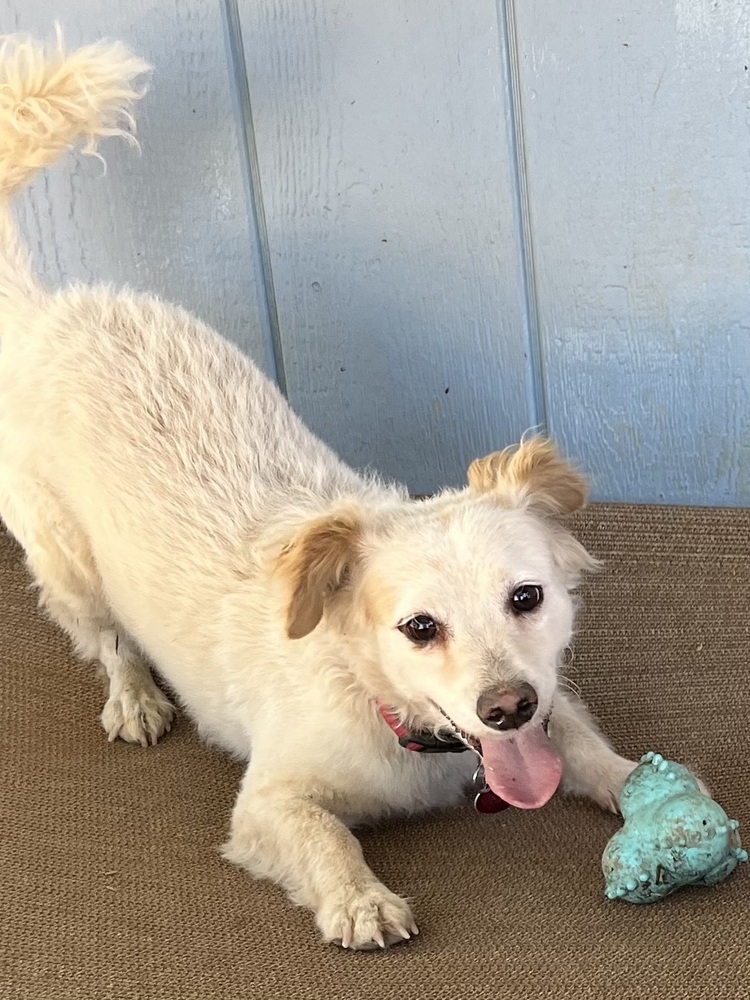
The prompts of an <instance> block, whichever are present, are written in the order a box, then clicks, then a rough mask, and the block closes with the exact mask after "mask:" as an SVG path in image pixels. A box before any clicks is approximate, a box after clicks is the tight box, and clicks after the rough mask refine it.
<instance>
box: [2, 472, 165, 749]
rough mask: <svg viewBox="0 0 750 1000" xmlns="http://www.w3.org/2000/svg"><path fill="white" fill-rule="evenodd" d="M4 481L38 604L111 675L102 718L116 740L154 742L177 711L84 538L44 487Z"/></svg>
mask: <svg viewBox="0 0 750 1000" xmlns="http://www.w3.org/2000/svg"><path fill="white" fill-rule="evenodd" d="M3 471H5V470H3ZM2 479H3V487H2V488H0V514H2V517H3V519H4V520H5V522H6V524H7V526H8V528H9V529H10V531H11V533H12V534H13V535H15V537H16V538H17V539H18V541H19V542H20V543H21V545H22V546H23V548H24V550H25V552H26V562H27V565H28V567H29V570H30V571H31V574H32V576H33V577H34V581H35V583H36V586H37V587H38V590H39V603H40V605H41V606H42V608H43V609H44V610H45V611H46V612H47V614H48V615H49V617H50V618H52V619H53V620H54V621H55V622H56V623H57V624H58V625H60V626H61V628H63V629H64V630H65V632H67V634H68V636H69V637H70V639H71V641H72V642H73V645H74V646H75V649H76V652H77V653H78V655H79V656H80V657H81V658H82V659H84V660H91V661H96V660H98V661H99V662H100V663H101V665H102V667H103V668H104V671H105V672H106V676H107V680H108V697H107V701H106V704H105V705H104V710H103V711H102V714H101V717H100V719H101V724H102V726H103V727H104V730H105V732H106V733H107V735H108V737H109V739H110V741H112V740H115V739H117V737H120V738H121V739H123V740H125V741H126V742H128V743H140V744H141V745H142V746H148V745H149V744H153V743H156V741H157V740H158V738H159V737H160V736H161V735H162V734H163V733H165V732H167V731H168V730H169V729H170V727H171V723H172V719H173V718H174V708H173V707H172V705H171V703H170V702H169V700H168V699H167V698H166V697H165V696H164V695H163V694H162V692H161V691H160V690H159V688H158V686H157V685H156V683H155V681H154V679H153V676H152V674H151V670H150V668H149V666H148V664H147V663H146V662H145V661H144V660H143V659H142V657H141V656H140V654H139V652H138V650H137V649H136V647H135V645H134V644H133V642H132V641H131V639H130V638H129V637H128V636H127V635H126V634H125V633H124V630H123V629H121V628H120V627H119V626H118V624H117V622H116V621H115V619H114V617H113V616H112V614H111V612H110V610H109V607H108V605H107V602H106V598H105V596H104V592H103V589H102V586H101V582H100V580H99V574H98V572H97V570H96V564H95V561H94V558H93V555H92V554H91V550H90V546H89V544H88V541H87V539H86V537H85V535H84V533H83V532H82V531H81V529H80V528H79V527H78V525H77V524H76V523H75V520H74V519H73V518H72V517H71V515H70V514H69V513H68V512H67V511H66V510H65V509H64V507H63V505H62V504H60V503H59V501H58V500H57V498H55V497H54V495H53V494H52V493H51V492H48V491H47V490H46V489H44V488H42V487H40V485H39V484H38V483H33V484H32V483H31V482H29V481H28V480H26V481H25V482H23V483H21V482H19V481H18V480H16V482H15V483H14V484H13V485H14V487H15V488H14V489H13V490H12V491H11V490H10V489H8V486H9V477H7V476H2Z"/></svg>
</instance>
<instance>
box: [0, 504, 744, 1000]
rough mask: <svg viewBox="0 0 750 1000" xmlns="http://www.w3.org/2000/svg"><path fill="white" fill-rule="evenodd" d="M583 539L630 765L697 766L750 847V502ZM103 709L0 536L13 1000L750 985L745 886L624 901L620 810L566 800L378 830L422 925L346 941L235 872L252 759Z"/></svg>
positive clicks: (592, 687)
mask: <svg viewBox="0 0 750 1000" xmlns="http://www.w3.org/2000/svg"><path fill="white" fill-rule="evenodd" d="M575 527H576V531H577V533H578V534H579V536H580V537H581V538H582V539H583V541H584V542H585V543H586V544H587V545H588V546H589V548H590V549H591V550H592V551H593V552H594V553H596V554H597V555H599V556H600V557H602V558H603V559H605V560H606V569H605V570H604V572H603V573H602V574H601V575H600V576H599V577H598V578H597V579H596V580H595V581H594V582H593V583H592V584H591V585H589V586H588V587H587V589H586V593H585V600H586V604H585V608H584V611H583V615H582V619H581V629H580V634H579V637H578V640H577V642H576V648H575V659H574V662H573V664H572V666H571V668H570V671H569V673H570V675H571V677H572V678H573V680H575V681H576V682H577V683H578V684H579V685H580V686H581V688H582V689H583V692H584V694H585V695H586V697H587V698H588V699H589V701H590V702H591V704H592V705H593V707H594V708H595V709H596V711H597V712H598V714H599V716H600V718H601V719H602V720H603V722H604V724H605V727H606V729H607V730H608V731H609V733H610V734H611V735H612V737H613V738H614V740H615V742H616V744H617V745H618V747H619V748H620V749H621V750H622V751H624V752H628V753H630V754H633V755H635V754H640V753H641V752H643V751H645V750H647V749H657V750H660V751H661V752H663V753H666V754H671V755H675V756H677V757H678V758H680V759H682V760H684V761H685V762H686V763H688V764H689V765H691V766H694V767H696V768H698V769H699V770H700V771H701V773H702V774H704V776H705V777H706V778H707V779H708V780H709V782H710V783H711V785H712V786H713V789H714V792H715V794H716V796H717V798H718V799H719V800H720V801H721V802H722V803H723V804H724V805H725V807H726V808H727V809H728V811H729V812H730V814H732V815H735V816H736V817H737V818H738V819H740V821H741V822H742V823H743V825H744V829H745V839H746V841H747V842H750V806H749V805H748V801H749V798H750V796H749V795H748V792H749V791H750V776H749V768H748V759H750V754H749V753H748V749H749V748H748V735H747V718H748V715H749V714H750V684H749V683H748V681H749V678H750V671H749V670H748V659H749V657H750V614H749V611H750V512H738V511H706V510H691V509H685V508H682V509H674V508H646V507H627V506H622V507H620V506H604V505H602V506H594V507H592V508H591V509H590V510H589V511H587V512H585V513H584V514H583V515H582V516H580V517H578V518H577V520H576V522H575ZM100 710H101V687H100V685H99V684H98V683H97V682H95V680H94V678H93V677H92V676H91V670H90V668H86V667H84V666H82V665H80V664H78V663H76V662H75V661H74V660H73V659H72V658H71V656H70V654H69V651H68V647H67V644H66V641H65V639H64V638H63V637H62V636H61V635H60V634H59V633H58V632H57V631H56V630H55V629H54V628H53V627H52V626H50V625H48V624H47V623H46V622H44V621H43V620H41V619H40V617H39V616H38V614H37V612H36V611H35V606H34V598H33V595H32V594H31V593H30V592H29V589H28V580H27V578H26V575H25V573H24V570H23V568H22V564H21V560H20V557H19V553H18V551H17V550H16V549H15V548H14V547H13V546H12V545H11V543H10V542H9V541H8V540H7V539H6V538H5V536H2V534H0V818H1V823H2V832H1V834H0V998H2V1000H21V998H23V1000H105V998H107V1000H136V998H137V1000H162V998H163V1000H217V998H221V1000H243V998H252V1000H302V998H304V1000H370V998H372V1000H396V998H404V1000H423V998H424V1000H427V998H432V1000H506V998H516V1000H525V998H539V1000H542V998H550V1000H564V998H571V1000H587V998H600V997H615V998H618V1000H619V998H622V1000H629V998H633V1000H698V998H706V1000H709V998H710V1000H722V998H736V1000H739V998H745V997H747V996H748V994H749V993H750V987H749V986H748V982H749V981H750V897H749V894H748V887H749V882H748V871H746V870H743V871H742V872H740V873H737V874H735V875H734V876H733V877H732V879H731V880H730V881H729V882H727V883H726V884H725V885H723V886H721V887H719V888H717V889H713V890H704V891H700V890H695V891H691V892H684V893H682V894H679V895H678V896H675V897H673V898H672V899H671V900H668V901H666V902H663V903H660V904H657V905H656V906H653V907H634V906H629V905H627V904H624V903H608V902H606V901H605V900H604V898H603V884H602V877H601V873H600V868H599V864H600V856H601V851H602V849H603V847H604V844H605V842H606V841H607V839H608V838H609V836H610V835H611V834H612V833H613V832H614V830H615V829H617V826H618V821H617V820H616V819H615V818H614V817H612V816H607V815H604V814H602V813H599V812H598V811H597V810H596V809H594V808H593V807H590V806H588V805H586V804H582V803H576V802H570V801H555V802H553V803H552V804H551V805H550V806H548V807H547V808H545V809H544V810H541V811H540V812H538V813H534V814H524V813H520V812H510V811H509V812H508V813H504V814H501V815H500V816H499V817H495V818H494V819H493V818H480V817H476V816H474V815H473V813H472V812H471V810H470V809H469V808H467V809H465V810H463V811H458V812H455V813H453V814H450V815H442V816H432V817H428V818H425V819H422V820H419V821H418V822H412V823H403V824H397V825H392V826H389V827H384V828H382V829H379V830H376V831H372V832H368V833H366V834H365V835H363V838H362V839H363V842H364V846H365V851H366V854H367V856H368V859H369V860H370V862H371V864H372V865H373V867H374V869H375V871H376V872H377V873H378V874H379V875H380V876H381V877H382V878H383V879H384V880H385V882H386V883H387V884H388V885H389V886H390V887H391V888H392V889H394V890H395V891H397V892H400V893H402V894H405V895H408V896H410V897H413V898H414V899H415V901H416V904H415V908H416V912H417V916H418V919H419V923H420V926H421V928H422V935H421V937H420V938H419V940H418V941H417V942H416V943H415V944H414V945H412V946H410V947H403V948H398V949H395V950H393V951H391V952H388V953H386V954H361V955H352V954H345V953H340V952H338V951H337V950H335V949H334V948H326V947H324V946H323V945H321V944H319V943H318V941H317V939H316V936H315V933H314V928H313V924H312V919H311V917H310V915H309V914H307V913H306V912H304V911H300V910H295V909H293V908H292V907H291V906H289V905H288V904H287V902H286V901H285V899H284V897H283V896H282V894H281V892H280V891H279V890H277V889H276V888H274V887H273V886H270V885H267V884H264V883H258V882H253V881H252V880H251V879H250V878H249V877H248V876H246V875H245V874H243V873H242V872H240V871H237V870H235V869H234V868H232V867H231V866H229V865H228V864H226V863H225V862H223V861H222V860H221V858H220V857H219V854H218V852H217V847H218V845H219V844H220V843H221V842H222V839H223V838H224V835H225V832H226V829H227V820H228V816H229V811H230V809H231V806H232V801H233V797H234V794H235V792H236V789H237V784H238V779H239V776H240V769H239V768H238V767H237V766H236V765H235V764H233V763H231V762H230V761H228V760H227V759H226V758H225V757H223V756H222V755H221V754H219V753H217V752H215V751H213V750H210V749H207V748H206V747H204V746H202V745H201V744H200V743H199V742H198V740H197V739H196V737H195V734H194V733H193V731H192V729H191V727H190V725H189V724H188V723H187V722H186V721H185V720H184V719H181V720H180V722H179V724H178V725H177V728H176V730H174V731H173V732H172V733H171V734H170V735H169V736H168V737H167V738H166V739H165V740H164V741H163V742H162V743H160V744H159V746H157V747H155V748H152V749H149V750H142V749H140V748H135V747H129V746H125V745H124V744H121V743H117V744H114V745H108V744H107V741H106V738H105V737H104V735H103V733H102V731H101V730H100V729H99V726H98V723H97V715H98V713H99V711H100ZM747 867H748V869H750V865H748V866H747Z"/></svg>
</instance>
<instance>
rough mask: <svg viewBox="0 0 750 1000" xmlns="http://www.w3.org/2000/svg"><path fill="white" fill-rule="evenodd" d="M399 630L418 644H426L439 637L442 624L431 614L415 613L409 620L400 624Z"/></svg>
mask: <svg viewBox="0 0 750 1000" xmlns="http://www.w3.org/2000/svg"><path fill="white" fill-rule="evenodd" d="M398 630H399V632H401V633H402V634H403V635H405V636H406V638H407V639H410V640H411V642H413V643H415V644H416V645H418V646H424V645H425V643H428V642H432V640H433V639H436V638H437V636H438V633H439V632H440V626H439V625H438V624H437V622H436V621H435V620H434V619H433V618H430V616H429V615H415V616H414V618H410V619H409V621H408V622H404V624H403V625H399V627H398Z"/></svg>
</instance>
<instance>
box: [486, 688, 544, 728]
mask: <svg viewBox="0 0 750 1000" xmlns="http://www.w3.org/2000/svg"><path fill="white" fill-rule="evenodd" d="M538 704H539V698H538V697H537V693H536V691H535V690H534V688H533V687H532V686H531V684H520V685H519V686H518V687H514V688H492V689H491V690H490V691H484V692H483V693H482V694H480V695H479V697H478V698H477V715H478V716H479V718H480V719H481V720H482V722H483V723H484V724H485V726H490V727H491V728H492V729H499V730H501V731H503V730H506V729H520V728H521V726H525V725H526V723H527V722H528V721H529V720H530V719H531V718H532V717H533V715H534V712H536V710H537V706H538Z"/></svg>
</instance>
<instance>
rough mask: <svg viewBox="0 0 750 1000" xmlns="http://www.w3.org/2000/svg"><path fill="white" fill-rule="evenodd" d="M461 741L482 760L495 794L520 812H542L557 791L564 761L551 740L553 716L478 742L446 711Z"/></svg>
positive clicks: (447, 717)
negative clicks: (540, 810)
mask: <svg viewBox="0 0 750 1000" xmlns="http://www.w3.org/2000/svg"><path fill="white" fill-rule="evenodd" d="M440 712H441V713H442V714H443V715H444V716H445V718H446V719H447V720H448V722H449V723H450V725H451V726H452V727H453V729H454V730H455V733H456V735H457V736H458V737H459V739H461V740H463V741H464V743H466V745H467V746H468V747H469V748H470V749H471V750H473V751H474V752H475V753H476V754H478V755H479V756H480V757H481V758H482V764H483V766H484V775H485V780H486V781H487V784H488V785H489V787H490V788H491V789H492V791H493V792H494V793H495V794H496V795H498V796H500V798H501V799H503V800H504V801H505V802H508V803H509V804H510V805H512V806H516V808H518V809H538V808H539V807H540V806H543V805H545V803H547V802H548V801H549V800H550V799H551V798H552V796H553V795H554V794H555V791H556V790H557V786H558V785H559V784H560V778H561V776H562V760H561V759H560V755H559V754H558V753H557V751H556V750H555V748H554V746H553V744H552V741H551V740H550V738H549V732H548V730H549V716H546V717H545V718H544V719H543V721H542V723H541V724H537V725H528V726H524V727H523V728H522V729H517V730H515V731H514V732H513V733H512V734H509V735H503V736H488V737H485V738H484V739H482V740H478V739H476V737H474V736H471V735H470V734H469V733H467V732H465V731H464V730H463V729H461V728H460V726H457V725H456V724H455V723H454V722H453V720H452V719H451V718H450V716H449V715H447V714H446V713H445V712H444V711H443V710H442V708H441V709H440Z"/></svg>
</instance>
